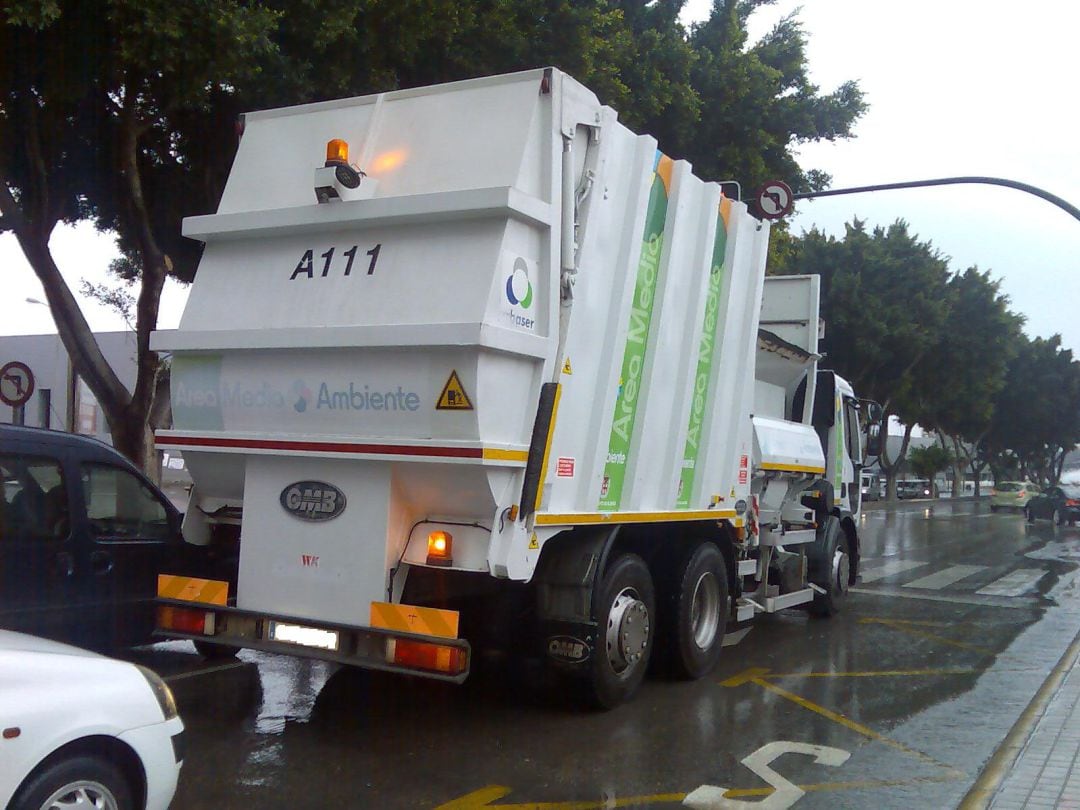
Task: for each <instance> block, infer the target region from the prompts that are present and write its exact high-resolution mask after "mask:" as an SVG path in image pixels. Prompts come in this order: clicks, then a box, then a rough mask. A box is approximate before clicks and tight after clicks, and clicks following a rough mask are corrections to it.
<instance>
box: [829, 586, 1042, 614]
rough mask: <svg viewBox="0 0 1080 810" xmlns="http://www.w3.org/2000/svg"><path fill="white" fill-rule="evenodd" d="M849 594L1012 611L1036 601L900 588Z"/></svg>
mask: <svg viewBox="0 0 1080 810" xmlns="http://www.w3.org/2000/svg"><path fill="white" fill-rule="evenodd" d="M848 593H861V594H866V595H867V596H879V597H881V598H883V599H892V598H894V597H896V598H899V599H922V600H923V601H925V602H950V603H952V604H955V605H972V606H974V607H998V608H1009V609H1011V610H1027V609H1028V608H1030V607H1031V606H1032V605H1033V604H1034V603H1035V601H1034V600H1033V599H1030V598H1027V599H1016V598H1007V597H1001V596H982V597H980V596H975V595H974V594H973V595H971V596H953V595H950V594H944V593H916V592H915V591H910V592H906V591H903V590H901V589H900V588H890V587H884V588H850V589H849V590H848Z"/></svg>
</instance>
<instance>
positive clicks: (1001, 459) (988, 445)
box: [982, 335, 1080, 486]
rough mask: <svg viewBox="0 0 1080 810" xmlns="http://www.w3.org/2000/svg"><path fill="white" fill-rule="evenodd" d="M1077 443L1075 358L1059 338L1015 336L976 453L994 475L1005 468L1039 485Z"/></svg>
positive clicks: (1079, 376)
mask: <svg viewBox="0 0 1080 810" xmlns="http://www.w3.org/2000/svg"><path fill="white" fill-rule="evenodd" d="M1077 442H1080V362H1078V361H1076V360H1074V359H1073V356H1072V352H1071V351H1070V350H1069V349H1062V348H1061V338H1060V336H1059V335H1054V336H1053V337H1051V338H1049V339H1046V340H1044V339H1042V338H1035V339H1034V340H1029V339H1028V338H1026V337H1024V336H1020V338H1019V342H1018V346H1017V353H1016V355H1015V356H1014V357H1013V359H1012V360H1011V361H1010V362H1009V365H1008V370H1007V372H1006V376H1005V384H1004V385H1003V386H1002V388H1001V390H1000V391H999V392H998V394H997V396H996V397H995V399H994V416H993V418H992V420H991V423H990V428H989V430H988V432H987V436H986V439H985V444H984V447H983V449H982V456H983V458H985V459H986V461H987V463H989V464H990V466H991V469H992V470H993V471H994V475H995V478H998V479H1000V478H1003V477H1005V475H1004V473H1005V471H1006V470H1009V469H1010V468H1012V469H1015V470H1017V471H1018V473H1019V476H1023V477H1027V478H1029V479H1030V480H1032V481H1034V482H1036V483H1039V484H1041V485H1043V486H1048V485H1049V484H1052V483H1054V482H1056V481H1058V480H1060V478H1061V471H1062V467H1063V465H1064V463H1065V456H1066V455H1067V454H1068V453H1069V451H1071V450H1072V449H1073V448H1074V447H1075V446H1076V444H1077Z"/></svg>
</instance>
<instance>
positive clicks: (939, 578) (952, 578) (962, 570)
mask: <svg viewBox="0 0 1080 810" xmlns="http://www.w3.org/2000/svg"><path fill="white" fill-rule="evenodd" d="M986 568H987V566H985V565H950V566H949V567H948V568H942V569H941V570H940V571H935V572H934V573H933V574H929V575H928V576H925V577H921V578H919V579H916V580H912V581H911V582H907V583H905V584H904V587H905V588H923V589H924V590H928V591H939V590H941V589H942V588H945V587H947V586H949V585H952V584H953V583H954V582H959V581H960V580H962V579H964V578H966V577H970V576H971V575H972V574H977V573H979V572H980V571H985V570H986Z"/></svg>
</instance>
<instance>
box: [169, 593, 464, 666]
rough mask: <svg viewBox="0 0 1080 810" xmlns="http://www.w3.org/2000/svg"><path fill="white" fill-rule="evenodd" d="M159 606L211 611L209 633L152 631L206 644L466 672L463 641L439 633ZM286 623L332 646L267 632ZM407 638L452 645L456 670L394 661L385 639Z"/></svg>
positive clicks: (197, 605) (176, 603)
mask: <svg viewBox="0 0 1080 810" xmlns="http://www.w3.org/2000/svg"><path fill="white" fill-rule="evenodd" d="M157 604H158V605H159V606H160V607H172V608H182V609H185V610H197V611H203V612H205V613H209V614H213V622H212V625H213V633H212V634H208V633H203V634H200V633H184V632H180V631H177V630H173V629H161V628H160V626H159V628H158V629H156V630H155V631H154V635H155V636H157V637H159V638H174V639H191V640H192V641H202V642H207V643H211V644H222V645H226V646H231V647H242V648H245V649H250V650H262V651H263V652H272V653H281V654H283V655H294V656H301V657H304V658H317V659H320V660H323V661H335V662H337V663H340V664H350V665H352V666H357V667H363V668H364V669H376V670H381V671H384V672H399V673H404V674H408V675H419V676H421V677H424V678H433V679H435V680H440V681H450V682H451V683H462V682H463V681H464V680H465V679H466V678H467V677H468V676H469V668H470V665H471V663H472V650H471V647H470V645H469V642H468V641H466V640H465V639H461V638H444V637H441V636H428V635H421V634H419V633H406V632H402V631H400V630H385V629H382V628H378V627H354V626H351V625H345V624H336V623H331V622H319V621H312V620H311V619H305V618H300V617H297V616H283V615H276V614H269V613H259V612H255V611H249V610H242V609H240V608H235V607H225V606H222V605H211V604H206V603H203V602H189V601H184V600H179V599H158V600H157ZM276 623H281V624H289V625H296V626H299V627H303V628H305V629H311V630H316V631H323V632H325V633H330V634H336V639H337V644H336V647H335V648H334V649H323V648H321V647H315V646H309V645H307V644H303V643H294V642H291V641H282V640H280V639H275V638H273V637H272V636H271V628H272V627H273V626H274V625H275V624H276ZM396 641H407V642H414V643H417V644H430V645H435V646H438V647H441V648H452V649H453V650H456V651H458V655H459V656H460V659H459V660H460V661H461V664H460V670H459V671H454V672H437V671H434V670H430V669H420V668H416V667H411V666H406V665H402V664H400V663H395V662H394V661H393V659H392V657H391V656H389V655H388V648H389V647H390V646H391V645H390V642H396Z"/></svg>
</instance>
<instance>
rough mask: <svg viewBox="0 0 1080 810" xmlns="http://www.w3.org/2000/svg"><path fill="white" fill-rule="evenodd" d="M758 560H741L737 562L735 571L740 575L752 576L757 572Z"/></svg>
mask: <svg viewBox="0 0 1080 810" xmlns="http://www.w3.org/2000/svg"><path fill="white" fill-rule="evenodd" d="M757 564H758V561H757V560H739V561H738V562H737V563H736V564H735V571H736V573H738V575H739V576H740V577H752V576H754V574H756V573H757Z"/></svg>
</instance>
